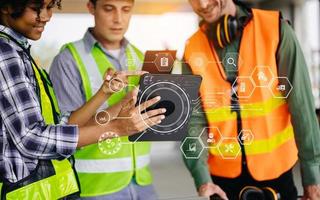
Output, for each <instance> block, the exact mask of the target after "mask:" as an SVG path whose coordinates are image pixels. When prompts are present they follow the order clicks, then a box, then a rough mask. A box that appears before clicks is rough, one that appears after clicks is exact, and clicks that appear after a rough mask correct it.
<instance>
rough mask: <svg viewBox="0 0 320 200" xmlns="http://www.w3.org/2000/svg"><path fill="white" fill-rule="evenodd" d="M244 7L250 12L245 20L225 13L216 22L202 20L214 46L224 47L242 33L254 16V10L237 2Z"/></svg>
mask: <svg viewBox="0 0 320 200" xmlns="http://www.w3.org/2000/svg"><path fill="white" fill-rule="evenodd" d="M235 3H236V4H237V5H239V6H241V7H243V8H244V9H245V10H246V12H247V13H248V17H247V18H246V19H245V20H243V21H242V20H238V19H237V17H235V16H231V15H223V16H222V17H220V19H219V20H218V21H216V22H214V23H206V22H204V21H202V22H201V23H200V25H203V26H204V31H205V33H206V35H207V37H208V38H209V39H210V40H211V41H212V42H213V45H214V47H219V48H224V47H225V46H227V45H229V44H231V43H232V42H233V41H234V40H235V39H236V38H237V37H239V36H240V35H241V33H242V30H243V29H244V27H245V26H246V25H247V23H248V22H249V21H250V20H251V18H252V11H251V9H250V8H248V7H247V6H246V5H244V4H243V3H241V2H238V1H237V2H235Z"/></svg>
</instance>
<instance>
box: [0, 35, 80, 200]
mask: <svg viewBox="0 0 320 200" xmlns="http://www.w3.org/2000/svg"><path fill="white" fill-rule="evenodd" d="M0 37H6V38H8V36H6V35H2V34H0ZM32 67H33V71H34V73H35V74H34V75H35V78H36V81H37V86H38V87H39V90H40V91H39V92H40V94H39V95H40V97H39V98H40V99H41V102H40V106H41V113H42V116H43V118H44V121H45V122H46V124H55V123H56V122H57V119H58V117H57V115H59V108H58V106H57V105H58V104H57V101H56V97H55V94H54V91H53V88H52V84H51V81H50V80H49V77H48V76H47V74H46V73H45V72H44V70H41V69H38V68H37V67H36V66H35V65H34V63H32ZM51 163H52V166H53V168H54V171H55V175H53V176H49V177H47V178H44V179H41V180H39V181H36V182H33V183H31V184H29V183H27V184H26V185H24V186H22V187H20V188H18V189H15V190H13V191H10V192H5V191H4V194H5V199H7V200H16V199H41V200H46V199H59V198H63V197H66V196H68V195H70V194H73V193H76V192H78V191H79V188H78V183H77V180H76V178H75V174H74V171H73V169H72V166H71V164H70V162H69V161H68V160H67V159H65V160H62V161H57V160H51ZM27 180H28V179H26V180H25V181H27ZM10 184H11V183H10ZM12 185H14V183H13V184H12Z"/></svg>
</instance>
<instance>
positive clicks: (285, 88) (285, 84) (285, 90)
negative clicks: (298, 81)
mask: <svg viewBox="0 0 320 200" xmlns="http://www.w3.org/2000/svg"><path fill="white" fill-rule="evenodd" d="M277 80H279V81H277ZM280 80H282V81H280ZM280 82H282V83H281V84H280ZM277 83H279V84H277ZM276 84H277V85H276ZM274 87H276V89H275V90H276V91H274V90H273V88H274ZM269 89H270V91H271V93H272V96H273V97H274V98H281V99H286V98H288V96H289V95H290V93H291V91H292V89H293V86H292V84H291V82H290V81H289V79H288V78H287V77H275V78H273V79H272V81H271V84H270V85H269ZM279 94H281V95H279Z"/></svg>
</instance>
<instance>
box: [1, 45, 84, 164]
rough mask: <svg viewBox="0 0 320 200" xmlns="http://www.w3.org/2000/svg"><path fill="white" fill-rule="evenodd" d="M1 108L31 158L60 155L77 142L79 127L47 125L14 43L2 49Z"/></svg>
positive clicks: (16, 141) (6, 123)
mask: <svg viewBox="0 0 320 200" xmlns="http://www.w3.org/2000/svg"><path fill="white" fill-rule="evenodd" d="M0 51H1V52H0V53H1V54H2V57H1V59H0V61H1V62H0V91H1V93H0V111H1V118H2V120H3V124H4V126H5V128H6V129H7V132H8V136H7V137H10V138H11V139H12V141H13V143H14V145H15V146H16V148H17V149H18V151H19V152H20V153H21V154H22V155H24V156H26V157H29V158H32V159H61V158H66V157H69V156H70V155H72V154H73V153H74V152H75V150H76V146H77V141H78V132H79V131H78V127H77V126H70V125H47V124H46V123H45V122H44V119H43V117H42V114H41V108H40V103H39V99H38V97H37V94H36V92H35V87H34V85H33V84H32V83H31V81H30V77H28V76H27V73H26V65H25V64H24V63H23V60H22V59H21V58H20V57H19V55H18V53H17V52H16V51H15V50H14V49H12V47H11V46H9V45H7V46H2V47H1V50H0Z"/></svg>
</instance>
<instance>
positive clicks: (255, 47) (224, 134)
mask: <svg viewBox="0 0 320 200" xmlns="http://www.w3.org/2000/svg"><path fill="white" fill-rule="evenodd" d="M252 14H253V17H252V19H251V20H250V21H249V23H248V24H247V25H246V26H245V28H244V30H243V35H242V39H241V44H240V50H239V57H241V59H242V61H241V62H240V59H238V78H237V80H236V81H235V82H236V83H237V86H238V89H237V96H238V99H239V100H238V102H239V109H240V116H241V123H242V131H241V132H240V133H241V134H240V136H239V135H238V134H239V133H238V130H237V114H236V112H232V111H231V105H230V104H231V95H230V93H231V91H232V84H231V83H229V82H228V81H227V80H226V75H225V72H224V69H223V67H222V66H221V63H220V61H219V58H218V56H217V53H216V52H215V50H214V48H211V47H210V46H211V45H212V44H211V43H210V42H209V41H208V39H207V37H206V34H205V33H204V32H203V31H202V30H201V29H199V30H198V31H197V32H196V33H195V34H194V35H193V36H192V37H191V38H190V39H189V40H188V42H187V44H186V49H185V55H184V57H185V60H186V62H187V63H188V64H189V65H190V67H191V70H192V72H193V73H194V74H197V75H201V76H202V78H203V80H202V84H201V87H200V95H201V99H202V105H203V108H204V111H205V113H206V117H207V121H208V125H209V133H212V134H213V135H214V138H213V139H214V140H213V142H212V143H211V144H210V146H209V152H210V154H209V158H208V163H209V167H210V172H211V174H212V175H215V176H221V177H227V178H235V177H237V176H239V175H240V174H241V170H242V169H241V168H242V165H241V157H242V154H241V147H240V144H239V142H240V139H239V138H240V137H242V135H243V136H245V135H246V136H247V138H249V139H248V140H246V138H243V139H244V140H243V141H242V142H243V144H244V146H243V147H244V151H245V155H246V160H247V166H248V169H249V172H250V174H251V175H252V176H253V178H254V179H256V180H258V181H263V180H271V179H275V178H278V177H279V176H280V175H281V174H283V173H284V172H286V171H288V170H289V169H290V168H292V167H293V165H294V164H295V163H296V161H297V148H296V144H295V140H294V132H293V127H292V124H291V121H290V118H291V115H290V113H289V109H288V104H287V102H286V100H285V97H284V96H283V95H282V93H281V90H279V86H278V84H279V81H278V80H279V78H281V77H278V76H277V75H278V73H277V69H278V68H277V62H276V51H277V48H278V44H279V33H280V28H279V23H280V13H279V12H277V11H263V10H258V9H252ZM241 88H242V89H241ZM250 138H251V139H250Z"/></svg>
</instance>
